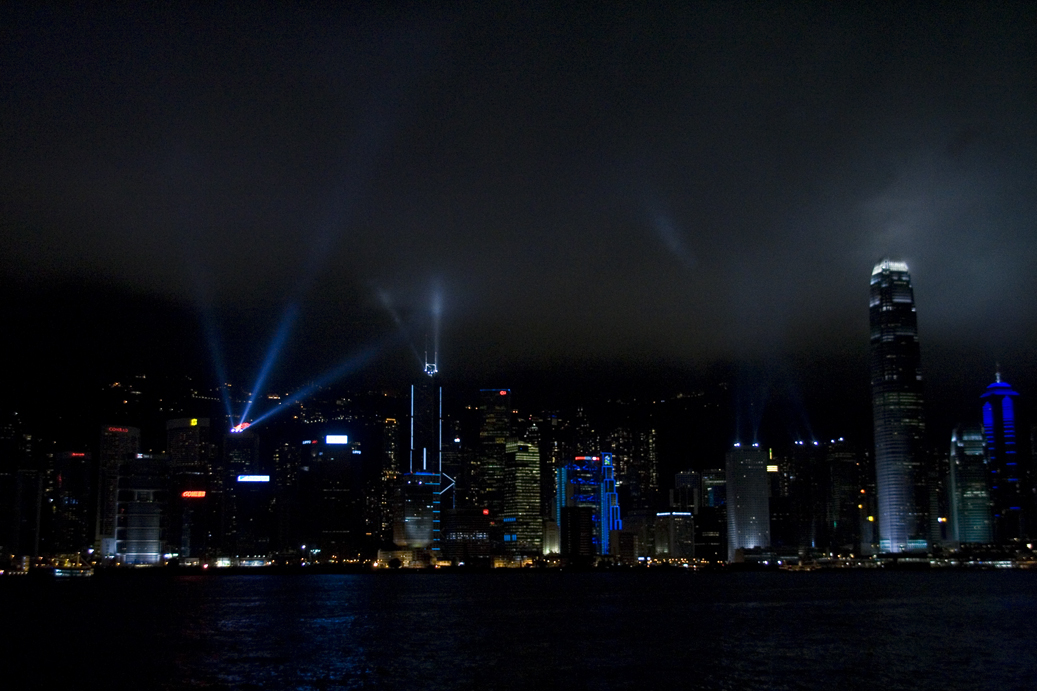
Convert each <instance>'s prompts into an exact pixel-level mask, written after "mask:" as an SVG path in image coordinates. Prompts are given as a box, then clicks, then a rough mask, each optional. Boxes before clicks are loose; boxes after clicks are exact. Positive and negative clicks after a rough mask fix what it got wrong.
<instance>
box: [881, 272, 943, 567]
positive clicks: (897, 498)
mask: <svg viewBox="0 0 1037 691" xmlns="http://www.w3.org/2000/svg"><path fill="white" fill-rule="evenodd" d="M870 314H871V363H870V365H871V367H870V369H871V402H872V413H873V416H874V422H875V479H876V489H877V491H878V508H879V516H878V518H879V544H880V548H881V549H882V550H883V551H888V552H904V551H907V550H918V549H926V548H927V547H928V545H929V542H928V536H929V517H928V506H929V498H928V493H927V491H926V482H925V479H926V478H925V463H924V452H923V446H922V444H923V442H922V438H923V435H924V432H925V424H924V421H923V417H922V369H921V357H920V354H919V347H918V321H917V316H916V314H915V297H914V291H913V289H912V288H911V274H910V273H908V270H907V264H905V263H904V262H893V261H889V260H888V259H886V260H884V261H881V262H879V263H878V264H876V265H875V268H874V269H873V270H872V272H871V302H870Z"/></svg>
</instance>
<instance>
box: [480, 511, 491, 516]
mask: <svg viewBox="0 0 1037 691" xmlns="http://www.w3.org/2000/svg"><path fill="white" fill-rule="evenodd" d="M482 515H483V516H489V515H490V510H489V509H483V510H482Z"/></svg>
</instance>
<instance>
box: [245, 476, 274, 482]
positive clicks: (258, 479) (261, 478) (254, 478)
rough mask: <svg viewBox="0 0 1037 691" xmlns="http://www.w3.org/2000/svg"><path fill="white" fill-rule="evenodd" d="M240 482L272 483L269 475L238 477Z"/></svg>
mask: <svg viewBox="0 0 1037 691" xmlns="http://www.w3.org/2000/svg"><path fill="white" fill-rule="evenodd" d="M238 482H270V476H269V475H238Z"/></svg>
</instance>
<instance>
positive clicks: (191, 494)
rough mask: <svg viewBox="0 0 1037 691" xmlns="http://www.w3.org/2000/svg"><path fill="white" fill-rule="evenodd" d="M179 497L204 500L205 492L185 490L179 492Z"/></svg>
mask: <svg viewBox="0 0 1037 691" xmlns="http://www.w3.org/2000/svg"><path fill="white" fill-rule="evenodd" d="M180 496H181V497H183V498H184V499H204V498H205V490H204V489H189V490H186V491H184V492H181V493H180Z"/></svg>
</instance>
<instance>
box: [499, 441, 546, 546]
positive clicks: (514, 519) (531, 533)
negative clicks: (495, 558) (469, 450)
mask: <svg viewBox="0 0 1037 691" xmlns="http://www.w3.org/2000/svg"><path fill="white" fill-rule="evenodd" d="M506 449H507V450H506V452H505V461H504V514H503V520H502V522H503V525H504V549H506V550H507V551H509V552H515V553H517V554H528V555H539V554H541V552H542V550H543V539H544V526H543V519H542V517H541V515H540V451H539V450H538V449H537V447H536V446H534V445H533V444H530V443H528V442H524V441H519V440H517V439H509V440H508V442H507V447H506Z"/></svg>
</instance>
